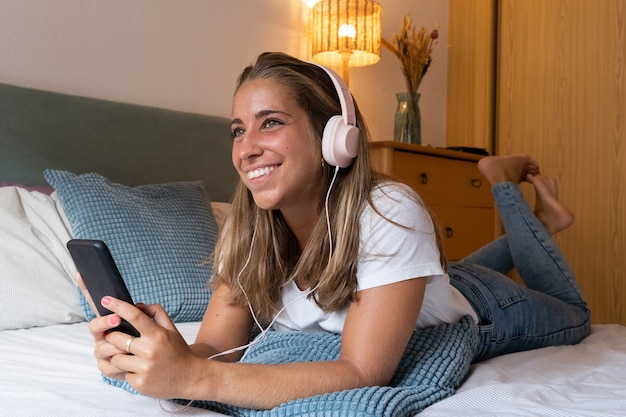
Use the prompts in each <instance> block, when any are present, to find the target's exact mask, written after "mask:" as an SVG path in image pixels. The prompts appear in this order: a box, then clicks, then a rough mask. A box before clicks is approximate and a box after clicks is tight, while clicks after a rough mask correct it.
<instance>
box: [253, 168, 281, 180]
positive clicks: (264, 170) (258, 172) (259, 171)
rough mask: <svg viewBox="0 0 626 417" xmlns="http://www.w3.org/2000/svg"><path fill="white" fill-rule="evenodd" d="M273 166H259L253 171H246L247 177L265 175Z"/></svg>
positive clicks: (272, 169)
mask: <svg viewBox="0 0 626 417" xmlns="http://www.w3.org/2000/svg"><path fill="white" fill-rule="evenodd" d="M274 168H275V167H273V166H272V167H265V168H259V169H255V170H254V171H249V172H248V179H251V180H253V179H255V178H259V177H261V176H263V175H267V174H269V173H270V172H272V171H274Z"/></svg>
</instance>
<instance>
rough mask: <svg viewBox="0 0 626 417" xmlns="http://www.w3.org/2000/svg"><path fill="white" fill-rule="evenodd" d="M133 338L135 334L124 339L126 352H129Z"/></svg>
mask: <svg viewBox="0 0 626 417" xmlns="http://www.w3.org/2000/svg"><path fill="white" fill-rule="evenodd" d="M133 340H135V336H131V337H129V338H128V340H127V341H126V352H128V353H130V345H131V344H132V343H133Z"/></svg>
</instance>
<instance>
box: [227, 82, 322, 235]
mask: <svg viewBox="0 0 626 417" xmlns="http://www.w3.org/2000/svg"><path fill="white" fill-rule="evenodd" d="M231 131H232V134H233V149H232V160H233V165H234V166H235V168H236V169H237V171H238V172H239V176H240V177H241V180H242V181H243V183H244V184H245V185H246V187H248V189H249V190H250V192H251V193H252V196H253V198H254V202H255V203H256V204H257V206H259V207H260V208H262V209H267V210H280V211H281V212H282V214H283V216H284V217H285V219H287V221H288V222H289V223H292V222H298V223H302V222H307V221H311V220H312V219H314V218H316V217H317V208H318V207H319V199H320V192H319V186H320V185H319V184H320V178H321V150H320V142H319V140H318V139H316V138H314V137H312V133H311V132H312V129H311V128H310V123H309V119H308V117H307V114H306V113H305V111H304V109H302V107H300V105H299V104H298V103H297V101H296V100H295V98H294V97H293V95H292V94H291V91H290V90H289V89H288V88H287V87H285V86H283V85H281V84H278V83H277V82H275V81H272V80H269V79H262V78H257V79H252V80H249V81H246V82H245V83H244V84H242V85H241V86H240V88H239V89H238V90H237V92H236V93H235V96H234V100H233V112H232V122H231Z"/></svg>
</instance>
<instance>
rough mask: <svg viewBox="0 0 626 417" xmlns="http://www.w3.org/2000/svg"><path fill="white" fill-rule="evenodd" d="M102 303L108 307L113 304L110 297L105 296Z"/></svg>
mask: <svg viewBox="0 0 626 417" xmlns="http://www.w3.org/2000/svg"><path fill="white" fill-rule="evenodd" d="M100 302H101V303H102V305H103V306H105V307H106V306H108V305H110V304H111V297H109V296H108V295H107V296H104V297H102V300H100Z"/></svg>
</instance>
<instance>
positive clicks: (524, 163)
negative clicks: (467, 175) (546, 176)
mask: <svg viewBox="0 0 626 417" xmlns="http://www.w3.org/2000/svg"><path fill="white" fill-rule="evenodd" d="M478 169H479V170H480V172H481V173H482V174H483V175H484V176H485V178H487V181H489V183H490V184H491V185H496V184H499V183H501V182H506V181H510V182H514V183H516V184H519V183H520V182H522V181H524V180H526V176H527V175H536V174H539V163H538V162H537V161H535V160H534V159H532V158H531V157H530V156H529V155H526V154H518V155H510V156H487V157H485V158H482V159H481V160H480V161H478Z"/></svg>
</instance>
